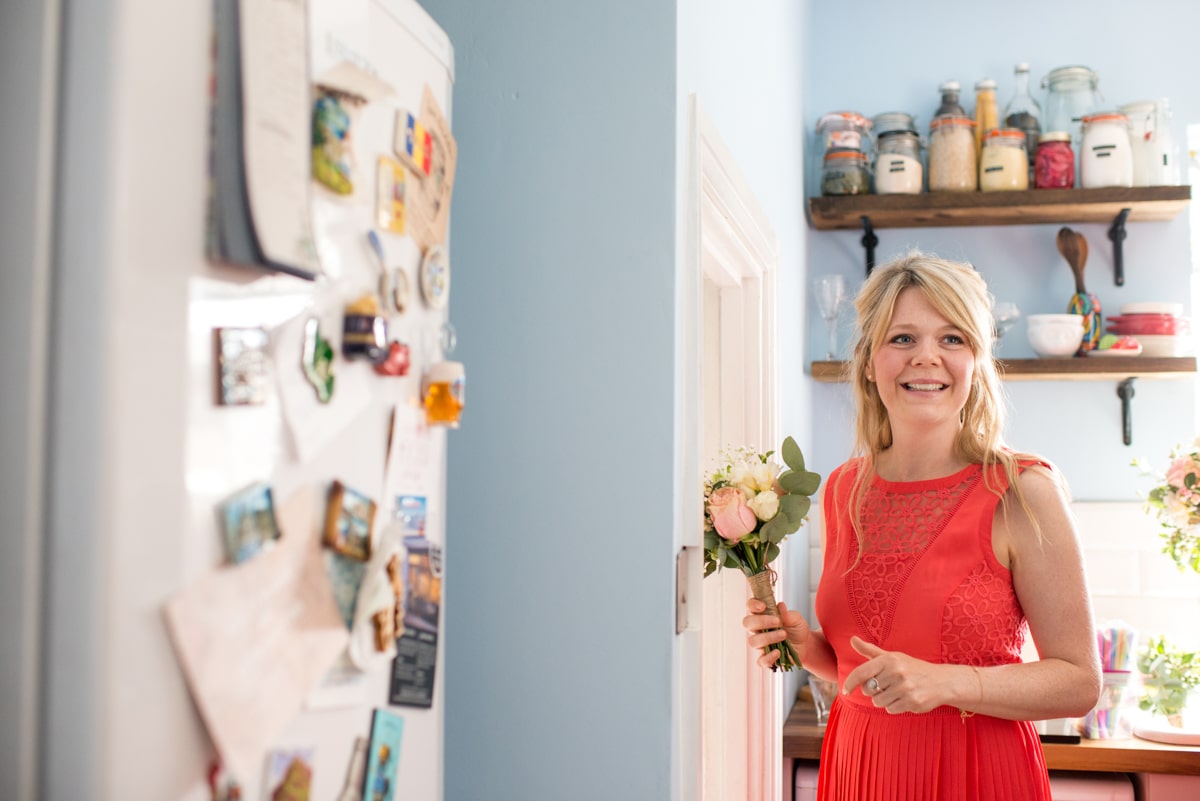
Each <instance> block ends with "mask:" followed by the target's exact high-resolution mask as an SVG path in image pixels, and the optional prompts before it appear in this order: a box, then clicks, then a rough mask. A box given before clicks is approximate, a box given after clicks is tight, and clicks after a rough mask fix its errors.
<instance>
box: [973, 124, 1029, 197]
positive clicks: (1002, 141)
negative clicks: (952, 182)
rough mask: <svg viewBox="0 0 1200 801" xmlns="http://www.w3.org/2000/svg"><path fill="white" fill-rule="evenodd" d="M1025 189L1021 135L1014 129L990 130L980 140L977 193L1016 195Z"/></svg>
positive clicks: (1026, 161)
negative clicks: (981, 148) (980, 152)
mask: <svg viewBox="0 0 1200 801" xmlns="http://www.w3.org/2000/svg"><path fill="white" fill-rule="evenodd" d="M1028 188H1029V159H1028V158H1027V157H1026V155H1025V132H1024V131H1022V130H1020V129H1018V128H993V129H992V130H990V131H988V132H987V134H986V135H985V136H984V139H983V153H982V154H981V155H980V157H979V191H981V192H999V191H1020V190H1024V189H1028Z"/></svg>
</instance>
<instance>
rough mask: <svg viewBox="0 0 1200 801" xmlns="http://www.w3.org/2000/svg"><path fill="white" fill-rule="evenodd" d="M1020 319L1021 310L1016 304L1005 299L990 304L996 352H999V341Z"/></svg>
mask: <svg viewBox="0 0 1200 801" xmlns="http://www.w3.org/2000/svg"><path fill="white" fill-rule="evenodd" d="M1020 319H1021V310H1020V309H1018V308H1017V304H1015V303H1011V302H1009V301H1006V300H1002V301H997V302H996V303H994V304H992V325H993V334H994V335H995V339H996V345H995V351H996V352H997V353H999V352H1000V343H1001V341H1002V340H1003V339H1004V335H1005V334H1006V333H1008V330H1009V329H1010V328H1012V327H1013V326H1014V325H1016V324H1017V320H1020Z"/></svg>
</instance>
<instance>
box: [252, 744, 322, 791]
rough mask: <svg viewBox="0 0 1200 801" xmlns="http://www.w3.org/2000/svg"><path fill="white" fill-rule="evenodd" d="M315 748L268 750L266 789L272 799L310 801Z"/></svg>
mask: <svg viewBox="0 0 1200 801" xmlns="http://www.w3.org/2000/svg"><path fill="white" fill-rule="evenodd" d="M312 764H313V749H311V748H297V749H287V750H279V751H269V752H267V768H266V773H267V776H266V790H265V792H264V793H263V798H266V799H270V801H308V799H309V794H310V793H311V792H312Z"/></svg>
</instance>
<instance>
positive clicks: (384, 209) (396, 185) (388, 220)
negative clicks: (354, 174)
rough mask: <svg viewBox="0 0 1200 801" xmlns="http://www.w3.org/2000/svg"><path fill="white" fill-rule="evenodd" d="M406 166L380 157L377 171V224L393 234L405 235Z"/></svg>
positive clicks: (385, 157)
mask: <svg viewBox="0 0 1200 801" xmlns="http://www.w3.org/2000/svg"><path fill="white" fill-rule="evenodd" d="M405 172H406V171H405V169H404V165H403V164H401V163H400V162H398V161H396V160H395V159H390V158H388V157H387V156H380V157H379V166H378V168H377V169H376V171H375V224H376V225H378V226H379V227H380V228H382V229H384V230H385V231H391V232H392V233H393V234H402V233H404V174H405Z"/></svg>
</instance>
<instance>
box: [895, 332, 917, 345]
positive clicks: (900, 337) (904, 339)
mask: <svg viewBox="0 0 1200 801" xmlns="http://www.w3.org/2000/svg"><path fill="white" fill-rule="evenodd" d="M912 341H913V338H912V336H911V335H910V334H896V336H894V337H892V342H894V343H895V344H897V345H908V344H909V343H911V342H912Z"/></svg>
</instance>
